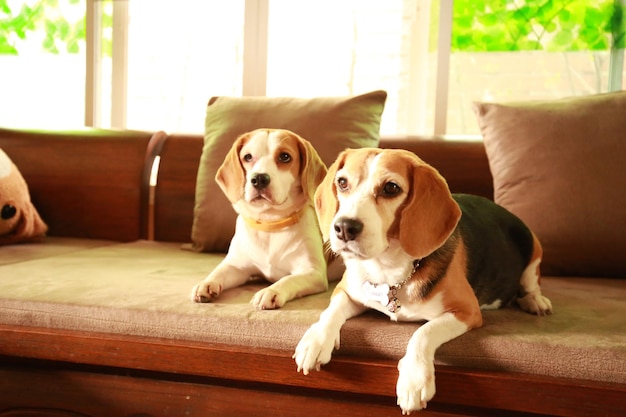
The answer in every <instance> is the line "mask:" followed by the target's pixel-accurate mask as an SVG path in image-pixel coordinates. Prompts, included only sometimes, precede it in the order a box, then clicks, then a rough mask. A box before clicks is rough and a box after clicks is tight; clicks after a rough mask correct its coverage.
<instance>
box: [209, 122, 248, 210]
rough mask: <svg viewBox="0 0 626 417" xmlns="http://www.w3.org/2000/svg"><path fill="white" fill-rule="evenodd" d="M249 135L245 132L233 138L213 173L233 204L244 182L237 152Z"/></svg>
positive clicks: (239, 195) (239, 196)
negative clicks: (233, 140) (222, 159)
mask: <svg viewBox="0 0 626 417" xmlns="http://www.w3.org/2000/svg"><path fill="white" fill-rule="evenodd" d="M249 137H250V136H249V134H247V133H246V134H243V135H241V136H239V137H238V138H237V139H236V140H235V142H234V143H233V146H231V148H230V150H229V151H228V153H227V154H226V157H225V158H224V162H222V165H221V166H220V167H219V168H218V170H217V173H216V174H215V181H216V182H217V184H218V185H219V186H220V188H221V189H222V191H223V192H224V194H226V197H228V200H230V202H231V203H233V204H234V203H236V202H237V201H239V200H240V199H241V196H242V195H243V188H244V186H245V183H246V173H245V170H244V168H243V165H242V164H241V160H240V159H239V152H240V151H241V148H243V145H244V143H245V142H246V140H248V138H249Z"/></svg>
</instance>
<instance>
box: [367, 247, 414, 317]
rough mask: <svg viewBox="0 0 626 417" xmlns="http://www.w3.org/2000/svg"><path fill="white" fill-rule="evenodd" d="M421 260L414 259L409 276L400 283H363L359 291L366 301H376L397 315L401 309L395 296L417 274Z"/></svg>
mask: <svg viewBox="0 0 626 417" xmlns="http://www.w3.org/2000/svg"><path fill="white" fill-rule="evenodd" d="M420 262H421V259H416V260H414V261H413V268H412V269H411V272H409V275H408V276H407V277H406V278H405V279H404V280H403V281H401V282H399V283H397V284H395V285H392V286H389V284H372V283H371V282H369V281H365V282H364V283H363V285H362V286H361V290H362V292H363V295H364V296H365V299H366V300H367V301H370V300H371V301H378V302H379V303H380V304H382V305H384V306H385V307H387V310H389V312H390V313H397V312H398V310H400V307H402V304H400V300H398V297H396V295H397V294H398V290H399V289H400V288H402V287H403V286H404V285H405V284H406V283H407V282H408V281H409V280H410V279H411V278H412V277H413V275H414V274H415V272H417V270H418V268H419V267H420Z"/></svg>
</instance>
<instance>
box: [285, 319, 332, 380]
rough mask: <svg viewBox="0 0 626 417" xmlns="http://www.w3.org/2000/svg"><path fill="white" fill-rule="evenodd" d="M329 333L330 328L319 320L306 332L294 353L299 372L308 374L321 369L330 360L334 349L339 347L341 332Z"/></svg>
mask: <svg viewBox="0 0 626 417" xmlns="http://www.w3.org/2000/svg"><path fill="white" fill-rule="evenodd" d="M329 333H330V332H329V330H328V328H326V327H325V326H323V325H322V324H321V323H319V322H318V323H315V324H313V325H312V326H311V327H309V329H308V330H307V331H306V332H305V333H304V336H302V339H300V342H299V343H298V346H296V351H295V353H294V354H293V359H295V361H296V365H297V366H298V372H300V371H302V373H303V374H304V375H308V373H309V372H310V371H312V370H314V369H315V370H316V371H319V370H320V367H321V366H322V365H325V364H327V363H328V362H330V358H331V356H332V354H333V349H339V332H337V334H336V335H333V334H329Z"/></svg>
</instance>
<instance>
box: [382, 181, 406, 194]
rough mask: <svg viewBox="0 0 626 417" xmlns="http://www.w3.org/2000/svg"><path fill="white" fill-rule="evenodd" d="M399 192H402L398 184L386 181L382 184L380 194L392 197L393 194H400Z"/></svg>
mask: <svg viewBox="0 0 626 417" xmlns="http://www.w3.org/2000/svg"><path fill="white" fill-rule="evenodd" d="M400 192H402V188H400V186H399V185H398V184H396V183H395V182H391V181H389V182H388V183H385V185H384V186H383V192H382V195H383V196H384V197H393V196H395V195H398V194H400Z"/></svg>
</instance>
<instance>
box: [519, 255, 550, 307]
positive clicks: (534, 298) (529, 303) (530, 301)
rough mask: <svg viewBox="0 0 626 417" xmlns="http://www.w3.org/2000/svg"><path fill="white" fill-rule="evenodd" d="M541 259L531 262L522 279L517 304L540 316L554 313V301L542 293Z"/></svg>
mask: <svg viewBox="0 0 626 417" xmlns="http://www.w3.org/2000/svg"><path fill="white" fill-rule="evenodd" d="M540 262H541V259H535V260H534V261H533V262H531V263H530V264H529V265H528V266H527V267H526V269H525V270H524V272H523V273H522V278H521V279H520V290H519V292H520V297H519V298H518V299H517V304H519V306H520V308H521V309H522V310H524V311H527V312H528V313H531V314H536V315H538V316H545V315H548V314H552V302H551V301H550V300H549V299H548V298H547V297H544V296H543V295H542V294H541V288H540V287H539V263H540Z"/></svg>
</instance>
